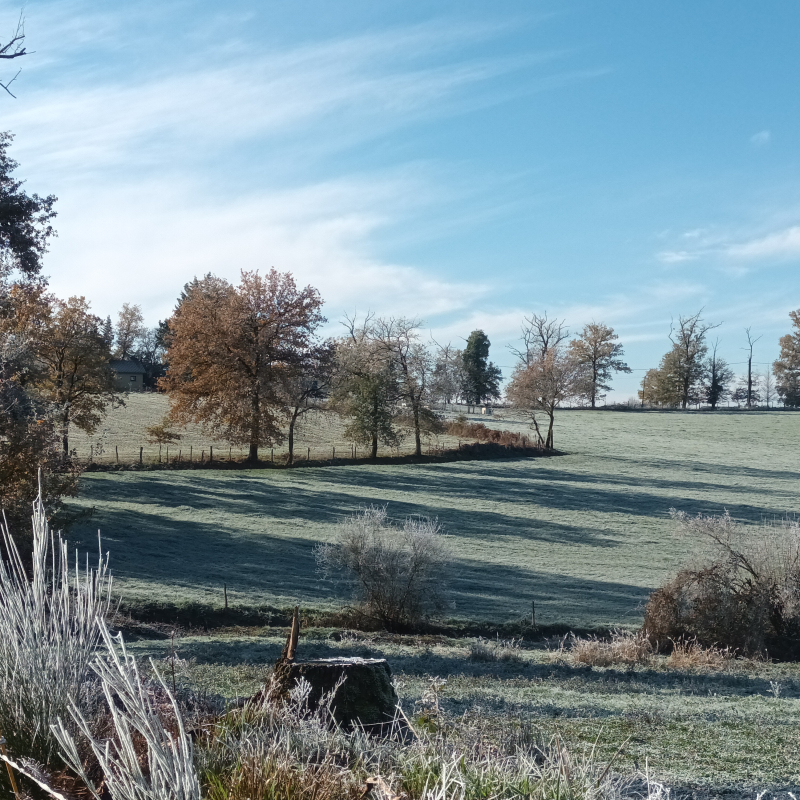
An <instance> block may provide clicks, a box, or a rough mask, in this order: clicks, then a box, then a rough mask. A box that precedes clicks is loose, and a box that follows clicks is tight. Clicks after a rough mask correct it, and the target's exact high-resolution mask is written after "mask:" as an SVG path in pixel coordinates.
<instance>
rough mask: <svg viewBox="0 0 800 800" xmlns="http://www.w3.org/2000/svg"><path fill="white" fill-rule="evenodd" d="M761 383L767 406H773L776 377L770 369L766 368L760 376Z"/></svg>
mask: <svg viewBox="0 0 800 800" xmlns="http://www.w3.org/2000/svg"><path fill="white" fill-rule="evenodd" d="M760 383H761V388H762V389H763V396H764V403H765V404H766V406H767V408H771V407H772V403H773V401H774V400H775V379H774V378H773V377H772V372H771V371H770V370H769V369H765V370H764V374H763V375H761V376H760Z"/></svg>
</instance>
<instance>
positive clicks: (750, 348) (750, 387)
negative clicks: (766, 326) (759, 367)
mask: <svg viewBox="0 0 800 800" xmlns="http://www.w3.org/2000/svg"><path fill="white" fill-rule="evenodd" d="M744 332H745V333H746V334H747V347H743V348H742V350H747V407H748V408H750V406H751V405H752V404H753V346H754V345H755V343H756V342H757V341H758V339H760V338H761V337H760V336H759V337H758V339H754V338H753V337H752V336H751V335H750V328H745V329H744Z"/></svg>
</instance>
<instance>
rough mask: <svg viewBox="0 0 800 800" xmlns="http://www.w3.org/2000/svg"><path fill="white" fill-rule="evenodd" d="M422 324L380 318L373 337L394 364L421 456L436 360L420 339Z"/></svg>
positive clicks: (377, 320) (406, 320)
mask: <svg viewBox="0 0 800 800" xmlns="http://www.w3.org/2000/svg"><path fill="white" fill-rule="evenodd" d="M421 327H422V323H421V322H420V321H419V320H416V319H406V318H405V317H388V318H386V319H382V318H378V319H376V320H374V323H373V325H372V336H373V338H374V339H375V341H376V343H378V345H379V347H381V348H382V349H383V351H384V353H385V357H386V358H387V359H388V360H389V361H391V362H392V363H393V364H394V367H395V370H396V373H397V376H398V378H399V386H400V393H401V396H402V399H403V400H404V401H405V403H406V407H407V409H408V411H409V412H410V414H411V420H412V424H413V428H414V454H415V455H418V456H421V455H422V428H423V425H424V422H425V418H426V417H428V416H430V409H429V407H428V400H429V388H430V379H431V374H432V372H433V358H432V357H431V354H430V352H429V351H428V349H427V348H426V347H425V345H424V344H422V342H421V341H420V339H419V331H420V329H421Z"/></svg>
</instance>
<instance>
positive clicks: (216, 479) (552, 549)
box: [70, 411, 800, 627]
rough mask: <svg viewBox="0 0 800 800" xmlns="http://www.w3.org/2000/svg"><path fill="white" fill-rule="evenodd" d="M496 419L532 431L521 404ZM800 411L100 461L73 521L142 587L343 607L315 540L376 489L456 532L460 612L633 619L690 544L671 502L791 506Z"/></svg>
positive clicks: (738, 508)
mask: <svg viewBox="0 0 800 800" xmlns="http://www.w3.org/2000/svg"><path fill="white" fill-rule="evenodd" d="M494 424H496V425H498V426H502V427H506V428H509V429H518V430H519V429H522V423H520V422H518V421H516V422H515V421H514V420H513V419H511V418H509V419H495V421H494ZM798 441H800V415H797V414H790V413H776V412H773V413H766V412H765V413H761V412H753V413H747V414H745V413H738V414H737V413H718V414H692V413H689V414H682V413H679V412H675V413H663V412H628V413H621V412H620V413H611V412H596V413H591V412H588V411H564V412H562V413H560V414H559V416H558V424H557V430H556V446H557V447H558V448H560V449H561V450H562V451H564V452H565V455H561V456H555V457H550V458H534V459H528V458H520V459H503V460H493V461H469V462H455V463H443V464H404V465H378V466H374V465H369V464H363V465H361V464H358V465H352V466H339V467H308V468H304V469H298V470H255V471H246V470H240V471H226V470H218V471H217V470H205V471H175V472H172V471H156V472H122V473H91V474H87V475H85V476H84V478H83V479H82V489H81V494H80V497H79V498H78V499H77V500H76V501H74V502H73V503H72V506H73V509H75V510H83V511H91V510H93V513H92V514H91V516H90V517H89V518H84V519H82V520H81V521H80V522H79V523H77V524H76V525H75V526H74V528H73V529H72V530H71V531H70V537H71V538H72V539H73V540H74V539H75V538H76V537H77V539H78V540H79V541H80V543H81V544H82V545H83V546H86V547H93V546H94V545H93V542H95V541H96V535H97V529H98V528H99V529H100V530H101V531H102V534H103V540H104V544H105V546H106V547H107V548H108V549H110V551H111V554H112V567H113V571H114V575H115V576H116V586H117V590H118V591H119V592H120V593H121V594H122V595H123V596H124V597H125V598H126V599H127V600H130V601H134V602H135V601H137V600H148V601H152V600H159V601H164V602H168V603H183V602H202V603H209V604H212V605H217V606H219V605H221V604H222V587H223V584H225V585H227V589H228V596H229V600H230V602H232V603H238V604H244V605H262V604H268V605H273V606H279V607H284V606H288V605H290V604H294V603H296V602H297V603H300V604H302V605H304V606H306V607H314V608H319V609H335V608H337V607H338V606H340V605H341V602H342V598H341V597H340V596H339V594H338V593H337V589H336V587H335V586H333V585H330V584H328V583H326V582H325V581H324V580H322V579H321V578H320V576H319V575H318V574H317V572H316V567H315V561H314V555H313V549H314V546H315V545H316V544H317V543H318V542H322V541H327V540H328V539H329V538H330V537H331V536H332V534H333V531H334V526H335V524H336V522H337V521H338V520H339V519H341V518H342V517H343V516H346V515H349V514H351V513H353V512H354V511H356V510H357V509H358V508H359V507H360V506H363V505H365V504H370V503H377V504H388V507H389V512H390V514H391V515H392V516H393V517H403V516H404V515H407V514H425V515H428V516H433V517H437V518H438V519H439V521H440V523H441V524H442V526H443V528H444V531H445V533H446V535H447V537H448V540H449V542H450V544H451V547H452V553H453V567H452V570H451V573H450V574H449V575H448V576H447V581H448V583H449V585H450V587H451V590H452V591H451V603H452V604H451V608H450V609H449V612H448V614H449V616H451V617H453V618H455V619H472V620H492V621H495V622H501V621H507V620H514V619H518V618H520V617H522V616H527V615H528V614H529V613H530V609H531V601H535V602H536V609H537V622H538V623H540V624H561V623H564V624H569V625H574V626H580V627H591V626H616V625H628V626H630V625H637V624H639V622H640V620H641V613H642V606H643V604H644V602H645V601H646V599H647V597H648V594H649V592H650V591H651V590H652V589H653V588H654V587H656V586H658V585H659V584H660V583H661V582H662V581H663V580H664V578H666V577H667V576H669V575H670V574H671V573H673V572H674V571H675V570H676V569H677V568H678V566H679V565H680V564H681V563H682V562H683V561H684V560H685V559H686V557H687V554H688V552H689V551H691V550H692V547H693V543H692V542H687V541H685V540H682V539H679V538H678V537H676V535H675V534H674V531H673V525H672V524H671V522H670V520H669V509H670V508H672V507H675V508H678V509H683V510H685V511H687V512H690V513H695V512H698V511H703V512H709V513H714V512H720V511H722V510H723V509H725V508H727V509H728V510H729V511H730V513H731V514H732V515H733V516H734V517H737V518H739V519H742V520H745V521H747V522H749V523H752V524H759V523H760V522H761V520H762V519H764V518H774V517H781V516H784V515H786V514H793V513H795V512H796V510H797V476H798V467H800V456H799V455H798V448H797V443H798Z"/></svg>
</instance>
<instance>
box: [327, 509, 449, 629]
mask: <svg viewBox="0 0 800 800" xmlns="http://www.w3.org/2000/svg"><path fill="white" fill-rule="evenodd" d="M316 557H317V563H318V564H319V565H320V568H321V569H322V571H323V572H330V571H335V572H338V573H340V574H342V575H343V576H344V578H345V579H346V580H347V582H348V583H349V584H350V585H351V587H352V588H353V590H354V592H355V594H356V596H357V598H358V599H359V600H360V601H361V602H362V606H361V611H362V613H363V614H364V615H366V616H367V617H370V618H372V619H374V620H377V621H378V622H380V623H381V624H382V625H384V626H385V627H386V628H387V629H388V630H390V631H398V630H407V629H409V628H411V627H413V626H414V625H416V624H418V623H419V622H420V621H421V620H422V619H424V618H426V617H429V616H431V615H433V614H435V613H436V612H438V611H440V610H441V608H442V607H443V603H444V570H445V567H446V565H447V563H448V560H449V557H448V553H447V548H446V546H445V543H444V541H443V539H442V536H441V529H440V527H439V524H438V523H437V522H436V520H431V519H428V518H426V517H407V518H406V519H405V520H404V521H403V524H402V525H394V524H392V523H391V522H390V520H389V518H388V516H387V513H386V507H385V506H384V507H376V506H370V507H369V508H364V509H362V511H360V512H359V513H358V514H356V515H354V516H352V517H348V518H347V519H345V520H344V521H342V522H341V523H340V524H339V525H338V529H337V532H336V539H335V542H334V543H333V544H329V545H322V546H320V547H318V548H317V550H316Z"/></svg>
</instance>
